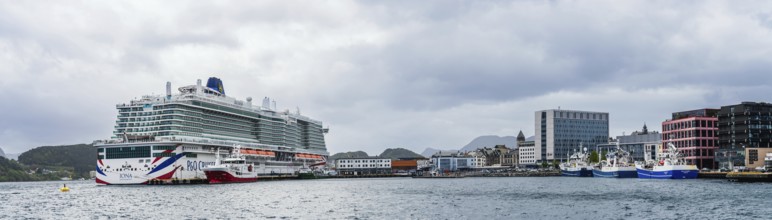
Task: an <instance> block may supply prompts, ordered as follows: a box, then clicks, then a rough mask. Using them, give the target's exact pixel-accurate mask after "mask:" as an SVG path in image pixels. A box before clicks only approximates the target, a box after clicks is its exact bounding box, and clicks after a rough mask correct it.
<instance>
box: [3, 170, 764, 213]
mask: <svg viewBox="0 0 772 220" xmlns="http://www.w3.org/2000/svg"><path fill="white" fill-rule="evenodd" d="M63 183H66V184H67V186H68V187H69V188H70V192H59V187H60V186H61V185H62V184H63ZM770 198H772V184H767V183H733V182H728V181H726V180H708V179H695V180H647V179H613V178H571V177H514V178H506V177H498V178H497V177H490V178H458V179H412V178H375V179H319V180H289V181H271V182H256V183H244V184H227V185H178V186H96V185H95V184H94V183H93V182H91V181H68V182H23V183H0V201H2V204H0V219H24V218H33V219H37V218H42V219H108V218H110V219H115V218H118V219H139V218H141V219H223V218H229V219H242V218H243V219H768V218H769V217H770V216H772V199H770Z"/></svg>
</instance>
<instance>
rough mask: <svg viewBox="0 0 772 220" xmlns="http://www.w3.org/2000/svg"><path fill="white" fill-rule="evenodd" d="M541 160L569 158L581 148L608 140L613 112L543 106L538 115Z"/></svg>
mask: <svg viewBox="0 0 772 220" xmlns="http://www.w3.org/2000/svg"><path fill="white" fill-rule="evenodd" d="M534 116H535V117H534V123H535V128H536V129H535V134H536V140H535V141H534V145H535V146H534V151H535V152H534V154H535V155H536V156H537V157H538V158H539V159H538V160H537V163H541V162H543V161H547V162H551V161H553V160H558V161H559V160H567V159H568V157H569V156H570V154H572V153H573V152H575V151H578V150H579V149H580V147H579V145H580V144H581V145H582V146H584V147H586V148H587V149H591V148H593V147H595V146H597V145H599V144H605V143H608V136H609V135H608V134H609V133H608V131H609V130H608V129H609V127H608V126H609V114H608V113H607V112H590V111H575V110H561V109H552V110H542V111H537V112H536V113H535V115H534Z"/></svg>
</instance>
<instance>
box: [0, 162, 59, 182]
mask: <svg viewBox="0 0 772 220" xmlns="http://www.w3.org/2000/svg"><path fill="white" fill-rule="evenodd" d="M26 170H27V168H26V167H25V166H24V165H22V164H19V163H18V162H16V161H15V160H9V159H6V158H5V157H0V182H9V181H38V180H55V179H57V177H55V176H52V175H38V174H27V172H26Z"/></svg>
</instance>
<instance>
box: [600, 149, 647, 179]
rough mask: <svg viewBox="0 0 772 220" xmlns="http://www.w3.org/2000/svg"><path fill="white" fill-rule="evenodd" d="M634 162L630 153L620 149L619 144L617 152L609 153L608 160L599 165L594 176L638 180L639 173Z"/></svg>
mask: <svg viewBox="0 0 772 220" xmlns="http://www.w3.org/2000/svg"><path fill="white" fill-rule="evenodd" d="M632 162H633V160H632V157H630V153H629V152H627V151H625V150H622V148H619V143H617V149H616V151H613V152H608V153H607V154H606V160H602V161H600V163H598V166H597V167H595V168H594V169H593V170H592V175H593V176H594V177H607V178H636V177H638V172H637V171H636V169H635V164H634V163H632Z"/></svg>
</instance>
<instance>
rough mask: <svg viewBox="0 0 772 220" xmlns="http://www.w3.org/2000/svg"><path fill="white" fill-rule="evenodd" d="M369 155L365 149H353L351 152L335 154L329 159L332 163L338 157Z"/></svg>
mask: <svg viewBox="0 0 772 220" xmlns="http://www.w3.org/2000/svg"><path fill="white" fill-rule="evenodd" d="M363 157H368V155H367V153H365V152H364V151H351V152H342V153H337V154H333V155H332V156H330V157H328V158H327V160H328V161H330V163H334V162H335V160H336V159H340V158H363Z"/></svg>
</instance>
